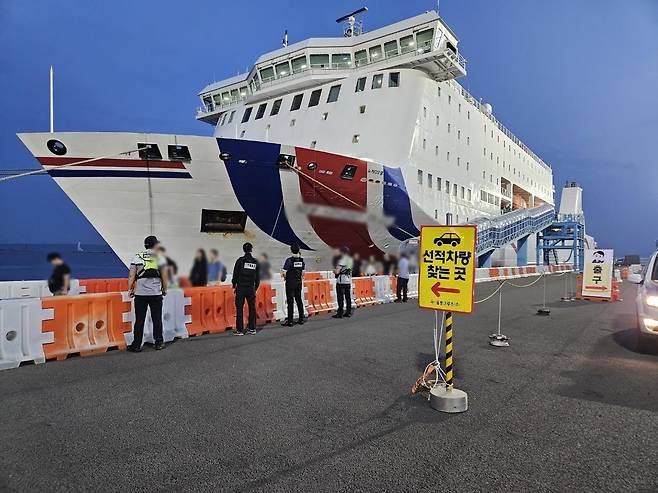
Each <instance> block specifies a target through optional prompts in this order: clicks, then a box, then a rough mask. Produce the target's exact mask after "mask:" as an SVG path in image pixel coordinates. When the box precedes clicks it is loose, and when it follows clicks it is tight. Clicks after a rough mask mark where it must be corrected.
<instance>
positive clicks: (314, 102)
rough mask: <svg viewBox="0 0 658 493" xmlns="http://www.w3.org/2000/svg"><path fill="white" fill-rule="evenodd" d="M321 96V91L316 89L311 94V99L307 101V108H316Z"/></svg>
mask: <svg viewBox="0 0 658 493" xmlns="http://www.w3.org/2000/svg"><path fill="white" fill-rule="evenodd" d="M321 94H322V89H316V90H315V91H313V92H312V93H311V98H310V99H309V101H308V107H309V108H311V107H312V106H317V105H318V103H319V102H320V95H321Z"/></svg>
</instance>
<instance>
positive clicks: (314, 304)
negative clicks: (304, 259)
mask: <svg viewBox="0 0 658 493" xmlns="http://www.w3.org/2000/svg"><path fill="white" fill-rule="evenodd" d="M304 286H305V287H306V301H308V307H307V311H308V314H309V315H318V314H320V313H328V312H330V311H332V308H331V302H330V300H331V282H330V281H329V280H328V279H318V280H315V281H304Z"/></svg>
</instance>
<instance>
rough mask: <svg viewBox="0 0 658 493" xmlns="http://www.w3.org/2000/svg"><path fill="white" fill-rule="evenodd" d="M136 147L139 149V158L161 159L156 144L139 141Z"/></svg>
mask: <svg viewBox="0 0 658 493" xmlns="http://www.w3.org/2000/svg"><path fill="white" fill-rule="evenodd" d="M137 149H139V158H140V159H162V154H161V153H160V149H159V148H158V145H157V144H143V143H142V142H139V143H137Z"/></svg>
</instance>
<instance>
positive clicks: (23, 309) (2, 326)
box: [0, 298, 55, 370]
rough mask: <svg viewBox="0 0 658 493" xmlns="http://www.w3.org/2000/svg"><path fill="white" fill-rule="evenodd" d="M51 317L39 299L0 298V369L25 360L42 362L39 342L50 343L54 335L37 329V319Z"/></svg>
mask: <svg viewBox="0 0 658 493" xmlns="http://www.w3.org/2000/svg"><path fill="white" fill-rule="evenodd" d="M44 312H45V313H44ZM52 316H53V314H52V310H43V309H42V307H41V299H39V298H25V299H14V300H2V301H0V370H6V369H7V368H17V367H19V366H20V364H21V363H22V362H25V361H33V362H35V363H45V361H46V356H45V355H44V352H43V344H47V343H49V342H54V340H55V336H54V334H53V333H52V332H46V333H43V332H41V322H42V321H43V320H44V319H47V318H51V317H52Z"/></svg>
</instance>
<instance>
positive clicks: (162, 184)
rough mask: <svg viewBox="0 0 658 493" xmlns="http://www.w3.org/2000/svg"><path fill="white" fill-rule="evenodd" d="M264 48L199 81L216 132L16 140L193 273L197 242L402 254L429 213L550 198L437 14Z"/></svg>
mask: <svg viewBox="0 0 658 493" xmlns="http://www.w3.org/2000/svg"><path fill="white" fill-rule="evenodd" d="M349 17H351V16H348V27H347V28H346V34H348V35H346V36H343V37H336V38H311V39H308V40H305V41H302V42H299V43H295V44H291V45H287V46H284V47H282V48H280V49H278V50H275V51H273V52H270V53H267V54H265V55H262V56H261V57H259V58H258V60H257V61H256V62H255V64H254V65H253V67H252V68H251V70H250V71H249V72H248V73H245V74H242V75H239V76H236V77H232V78H230V79H227V80H224V81H221V82H217V83H213V84H211V85H209V86H207V87H206V88H204V89H203V90H202V91H201V93H200V97H201V101H202V103H203V107H202V108H200V109H199V110H198V112H197V118H198V119H199V120H202V121H205V122H207V123H210V124H212V125H214V126H215V130H214V136H213V137H195V136H185V135H163V134H157V135H156V134H143V133H32V134H21V135H20V138H21V139H22V140H23V142H24V143H25V144H26V145H27V147H28V148H29V149H30V151H31V152H32V153H33V154H34V155H35V157H36V158H37V159H38V160H39V162H40V163H41V164H42V165H43V166H44V168H45V169H46V170H47V171H48V173H49V174H50V175H51V176H52V177H53V178H54V179H55V181H56V182H57V184H58V185H59V186H60V187H61V188H62V189H63V190H64V192H65V193H67V195H68V196H69V197H70V198H71V199H72V200H73V202H74V203H75V204H76V205H77V206H78V208H79V209H80V210H81V211H82V213H83V214H84V215H85V216H86V217H87V219H89V221H90V222H91V224H92V225H94V227H95V228H96V229H97V230H98V231H99V233H100V234H101V235H102V236H103V237H104V238H105V240H106V241H107V242H108V244H109V245H110V246H111V247H112V248H113V249H114V251H115V252H116V253H117V255H118V256H119V258H121V259H122V260H123V261H124V262H126V263H128V262H129V261H130V258H131V257H132V255H133V254H134V252H135V251H136V250H137V249H139V248H140V241H141V239H142V238H143V237H144V236H146V235H148V234H155V235H157V236H158V237H159V238H160V239H161V240H162V241H163V242H164V243H165V245H166V246H167V250H168V252H169V254H170V255H171V256H172V257H174V258H175V259H176V260H177V261H178V262H179V264H180V265H181V270H182V271H183V272H185V271H186V270H187V268H188V267H189V264H190V262H191V258H192V255H193V251H194V250H195V249H196V248H206V249H207V248H219V250H220V254H221V256H222V258H224V259H226V260H229V261H230V260H231V259H234V258H236V257H237V256H239V255H240V254H241V245H242V243H243V242H244V241H251V242H253V243H254V244H255V247H256V251H257V252H268V253H269V254H270V257H271V259H272V263H273V265H278V263H279V262H280V261H281V260H282V259H283V258H284V257H285V256H287V255H288V251H289V249H288V246H289V245H291V244H292V243H298V244H299V245H300V246H301V247H302V249H303V250H305V256H306V257H307V258H309V259H313V260H314V261H315V266H314V268H323V267H325V268H326V267H328V266H329V264H330V259H331V250H332V249H333V248H336V247H339V246H343V245H346V246H349V247H350V248H351V249H352V250H353V251H355V252H358V253H360V254H361V255H362V256H363V257H366V256H370V255H374V256H381V255H383V254H384V253H396V252H397V248H398V246H399V245H400V243H401V242H404V241H406V240H408V239H409V238H413V237H415V236H417V235H418V231H419V228H420V225H422V224H428V223H433V222H443V221H444V219H445V217H446V216H445V214H446V213H448V212H450V213H452V214H453V219H454V221H455V222H460V223H466V222H472V221H473V220H475V219H476V218H480V219H481V218H482V217H498V216H500V215H501V214H503V213H506V212H508V211H512V210H517V209H525V208H531V207H537V206H540V205H552V204H553V184H552V172H551V168H550V167H549V166H548V165H546V164H545V163H544V162H543V161H542V160H541V159H540V158H538V157H537V156H536V155H535V154H533V153H532V151H530V150H529V149H528V148H527V147H526V146H525V145H524V144H523V143H522V142H521V141H520V140H519V139H517V138H516V137H515V136H514V135H513V134H512V133H511V132H509V131H508V130H507V129H506V128H505V127H504V126H503V125H502V124H501V123H500V122H498V121H497V120H496V118H495V117H494V116H493V114H492V108H491V106H490V105H487V104H482V103H481V102H479V101H477V100H476V99H475V98H473V97H472V96H471V95H470V94H468V93H467V92H466V91H465V90H464V89H463V88H462V87H461V86H460V85H459V84H458V83H457V82H456V81H455V79H456V78H458V77H460V76H463V75H465V73H466V68H465V67H466V63H465V60H464V58H463V57H462V56H461V55H460V54H459V51H458V47H457V45H458V40H457V38H456V36H455V35H454V33H453V32H452V31H451V30H450V28H449V27H448V26H447V25H446V24H445V22H444V21H443V20H442V19H441V18H440V17H439V16H438V15H437V14H436V13H435V12H427V13H424V14H421V15H419V16H416V17H412V18H410V19H407V20H404V21H401V22H398V23H395V24H392V25H389V26H386V27H383V28H381V29H377V30H374V31H371V32H368V33H362V32H361V30H360V29H358V24H357V23H355V22H353V19H349Z"/></svg>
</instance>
